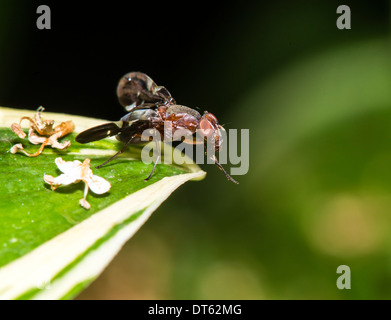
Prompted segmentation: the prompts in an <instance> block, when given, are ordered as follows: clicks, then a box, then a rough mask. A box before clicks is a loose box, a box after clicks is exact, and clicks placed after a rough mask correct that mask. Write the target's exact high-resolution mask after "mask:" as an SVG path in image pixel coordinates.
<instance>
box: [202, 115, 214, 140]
mask: <svg viewBox="0 0 391 320" xmlns="http://www.w3.org/2000/svg"><path fill="white" fill-rule="evenodd" d="M199 127H200V131H201V134H202V135H203V136H204V137H207V138H210V137H211V136H213V134H214V128H213V126H212V124H211V123H210V122H209V120H207V119H201V121H200V124H199Z"/></svg>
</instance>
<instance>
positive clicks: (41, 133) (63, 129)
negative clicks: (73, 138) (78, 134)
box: [11, 107, 75, 157]
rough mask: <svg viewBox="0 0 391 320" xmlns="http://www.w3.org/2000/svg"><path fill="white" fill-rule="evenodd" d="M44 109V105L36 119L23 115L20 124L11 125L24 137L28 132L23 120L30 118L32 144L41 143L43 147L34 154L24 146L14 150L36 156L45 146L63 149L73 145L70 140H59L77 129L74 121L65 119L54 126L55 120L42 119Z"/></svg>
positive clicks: (29, 137) (16, 132)
mask: <svg viewBox="0 0 391 320" xmlns="http://www.w3.org/2000/svg"><path fill="white" fill-rule="evenodd" d="M43 110H45V109H44V108H43V107H39V108H38V109H37V113H36V114H35V116H34V119H32V118H30V117H22V118H20V121H19V124H18V123H13V124H12V125H11V129H12V131H13V132H14V133H15V134H17V135H18V137H19V138H21V139H24V138H25V137H26V133H24V131H23V130H22V128H21V125H20V124H21V122H22V121H23V120H28V121H29V122H30V129H29V133H28V140H29V141H30V142H31V143H32V144H40V145H41V147H40V148H39V150H38V151H37V152H36V153H34V154H28V153H27V152H26V151H22V150H23V147H22V148H21V149H14V150H16V151H18V150H20V151H22V152H23V153H24V154H26V155H27V156H29V157H36V156H38V155H40V154H41V152H42V151H43V149H44V148H45V146H52V148H55V149H59V150H63V149H66V148H68V147H69V146H70V145H71V142H70V141H65V142H58V139H59V138H61V137H63V136H65V135H67V134H69V133H71V132H72V131H73V130H74V129H75V125H74V123H73V122H72V121H65V122H61V123H60V124H59V125H58V126H56V127H54V128H53V124H54V120H43V119H42V117H41V112H42V111H43Z"/></svg>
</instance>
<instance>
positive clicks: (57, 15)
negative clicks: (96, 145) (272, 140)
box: [0, 0, 388, 123]
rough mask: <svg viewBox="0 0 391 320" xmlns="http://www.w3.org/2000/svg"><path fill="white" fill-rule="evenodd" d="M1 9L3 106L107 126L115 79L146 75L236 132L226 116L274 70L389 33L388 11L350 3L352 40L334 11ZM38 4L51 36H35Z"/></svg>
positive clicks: (305, 5)
mask: <svg viewBox="0 0 391 320" xmlns="http://www.w3.org/2000/svg"><path fill="white" fill-rule="evenodd" d="M1 2H3V3H4V5H3V9H2V10H3V14H4V17H5V19H3V21H2V24H3V25H5V26H4V28H2V29H3V39H4V41H3V43H4V44H5V45H4V47H5V48H4V49H3V50H2V53H1V57H2V72H1V75H0V76H1V78H0V79H1V83H2V90H1V91H0V103H1V104H2V105H4V106H9V107H18V108H30V109H35V108H37V107H38V106H40V105H43V106H44V107H46V109H47V110H48V111H49V110H50V111H61V112H68V113H73V114H80V115H85V116H91V117H97V118H104V119H109V120H117V119H119V118H120V117H121V116H122V115H123V113H124V111H123V110H122V107H121V106H120V105H119V104H118V102H117V99H116V94H115V89H116V85H117V82H118V81H119V79H120V77H121V76H122V75H123V74H125V73H127V72H130V71H142V72H145V73H146V74H148V75H150V76H151V77H152V79H154V80H155V82H156V83H157V84H158V85H164V86H166V87H167V88H168V89H169V90H170V91H171V93H172V94H173V96H174V97H175V98H176V100H177V102H179V103H181V104H184V105H188V106H190V107H198V108H200V109H208V111H210V112H214V113H216V114H217V115H220V118H222V121H223V122H224V121H229V122H233V123H235V121H234V119H226V118H224V110H226V109H230V108H232V107H233V106H234V105H237V104H238V102H239V101H238V100H240V97H241V96H243V95H244V94H245V93H246V92H247V91H249V90H251V89H252V87H253V84H254V83H257V82H258V81H260V80H262V79H265V78H267V77H268V75H270V74H271V73H273V72H275V71H276V69H279V68H282V67H283V66H284V65H286V64H288V63H289V61H291V60H294V59H296V58H297V57H303V56H306V55H308V54H309V53H310V52H312V51H314V50H323V49H324V48H326V47H329V46H330V45H331V44H338V43H341V42H346V41H349V42H351V41H354V40H356V39H360V38H362V37H363V36H368V35H370V34H378V33H379V30H380V32H385V31H386V30H387V28H388V27H387V23H388V6H387V2H386V1H377V2H376V5H373V4H370V3H369V1H358V2H359V3H357V1H355V2H354V20H353V25H354V28H352V30H350V31H349V32H340V31H339V30H338V29H337V28H336V26H335V21H336V18H337V15H336V8H337V6H338V5H339V4H341V2H339V1H322V2H320V3H318V4H316V5H314V4H313V3H312V1H281V0H280V1H277V2H273V3H270V2H268V1H214V2H210V1H204V2H203V1H196V2H192V3H178V2H177V3H175V2H168V1H156V2H153V1H152V2H150V1H148V2H146V1H117V0H113V1H109V2H83V4H80V3H74V2H69V1H43V2H42V1H24V2H17V3H16V2H15V1H8V0H2V1H1ZM41 4H46V5H49V7H50V9H51V17H52V18H51V22H52V24H51V27H52V29H51V30H39V29H38V28H37V27H36V19H37V18H38V16H39V14H37V13H36V9H37V7H38V6H39V5H41ZM344 4H349V3H348V2H346V1H345V2H344ZM4 9H5V10H4ZM7 21H8V23H7ZM243 112H246V110H243Z"/></svg>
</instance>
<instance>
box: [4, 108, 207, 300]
mask: <svg viewBox="0 0 391 320" xmlns="http://www.w3.org/2000/svg"><path fill="white" fill-rule="evenodd" d="M34 114H35V112H34V111H27V110H13V109H7V108H0V135H1V138H0V163H1V166H0V228H1V230H2V231H1V234H0V299H16V298H19V299H69V298H72V297H74V296H75V295H76V294H77V293H79V292H80V291H81V290H82V289H83V288H85V287H86V286H87V285H88V284H89V283H90V282H91V281H93V280H94V279H95V278H96V277H97V276H98V275H99V274H100V273H101V272H102V271H103V269H104V268H105V266H106V265H107V264H108V263H109V262H110V261H111V259H112V258H113V257H114V256H115V255H116V253H117V252H118V251H119V250H120V249H121V247H122V246H123V244H124V243H125V242H126V241H127V240H128V239H129V238H131V237H132V235H133V234H134V233H135V232H136V231H137V230H138V229H139V228H140V227H141V226H142V225H143V223H144V222H145V221H146V220H147V219H148V218H149V216H150V215H151V214H152V212H153V211H154V210H155V209H156V208H157V207H158V206H159V205H160V204H161V203H162V202H163V201H164V200H165V199H167V197H168V196H169V195H170V194H171V193H172V192H173V191H174V190H175V189H176V188H178V187H179V186H180V185H181V184H183V183H185V182H186V181H188V180H200V179H202V178H203V177H204V176H205V172H203V171H201V170H200V168H199V167H198V166H197V165H196V164H194V163H193V162H191V160H190V159H188V158H187V159H186V161H185V164H184V165H182V166H177V165H166V164H158V166H157V169H156V172H155V173H154V175H153V176H152V178H151V179H150V181H148V182H145V181H144V179H145V178H146V177H147V176H148V174H149V172H150V171H151V169H152V167H153V164H144V163H143V162H141V160H140V153H141V148H139V147H130V148H129V150H128V151H127V152H125V153H124V154H123V155H121V156H120V157H118V158H117V159H116V160H115V161H113V162H111V163H110V164H108V165H106V166H104V167H103V168H101V169H99V170H94V174H97V175H99V176H101V177H103V178H105V179H106V180H108V181H109V182H110V183H111V189H110V191H109V192H108V193H106V194H103V195H95V194H93V193H92V192H90V193H89V194H88V197H87V200H88V202H89V203H90V204H91V209H90V210H85V209H84V208H82V207H81V206H80V205H79V199H81V198H83V191H84V184H83V183H79V184H72V185H70V186H64V187H60V188H58V189H57V190H55V191H52V190H51V189H50V186H49V185H47V184H46V183H45V182H44V180H43V175H44V174H49V175H52V176H58V175H59V174H60V171H59V170H58V169H57V166H56V165H55V163H54V160H55V159H56V158H57V157H62V158H63V159H64V160H67V161H71V160H76V159H77V160H80V161H83V160H84V159H86V158H90V159H91V168H94V167H95V166H97V165H99V164H101V163H102V162H104V161H105V160H107V159H108V158H109V156H111V155H113V154H114V153H115V152H116V151H117V150H119V148H121V144H120V143H118V142H117V141H116V140H115V139H105V140H102V141H98V142H94V143H90V144H87V145H80V144H78V143H77V142H75V140H74V138H75V136H76V134H77V132H80V131H83V130H85V129H87V128H89V127H92V126H95V125H98V124H101V123H104V121H103V120H97V119H89V118H83V117H78V116H71V115H64V114H54V113H49V112H45V113H43V117H44V118H45V119H53V120H55V121H56V124H58V123H60V122H61V121H66V120H73V121H74V123H75V125H76V132H75V133H72V134H70V135H68V136H66V137H64V138H63V139H62V141H65V140H70V141H71V142H72V144H71V146H70V147H69V148H68V150H67V151H58V150H56V149H51V148H50V147H46V148H45V150H44V152H43V153H42V154H41V155H40V156H38V157H35V158H29V157H27V156H25V155H23V154H21V153H17V154H11V153H10V152H9V150H10V148H11V146H12V145H14V144H16V143H22V144H23V146H24V148H25V150H26V151H27V152H35V151H36V150H37V149H38V148H39V146H36V145H31V144H30V143H29V142H28V140H27V139H20V138H18V137H17V136H16V135H15V134H14V133H13V132H12V131H11V129H10V125H11V123H13V122H18V121H19V119H20V118H21V117H22V116H30V117H32V116H33V115H34ZM26 132H27V131H26ZM165 147H166V146H165ZM173 152H174V153H175V152H177V151H176V150H173Z"/></svg>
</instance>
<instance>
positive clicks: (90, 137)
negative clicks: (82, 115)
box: [75, 122, 121, 143]
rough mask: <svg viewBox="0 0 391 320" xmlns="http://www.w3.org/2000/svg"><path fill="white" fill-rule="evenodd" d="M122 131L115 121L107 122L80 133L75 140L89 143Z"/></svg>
mask: <svg viewBox="0 0 391 320" xmlns="http://www.w3.org/2000/svg"><path fill="white" fill-rule="evenodd" d="M120 131H121V128H119V127H118V126H117V125H116V124H115V123H113V122H110V123H105V124H102V125H100V126H96V127H93V128H90V129H87V130H85V131H83V132H82V133H79V135H78V136H77V137H76V138H75V140H76V141H77V142H79V143H88V142H92V141H98V140H102V139H104V138H107V137H111V136H115V135H117V134H118V133H119V132H120Z"/></svg>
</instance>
